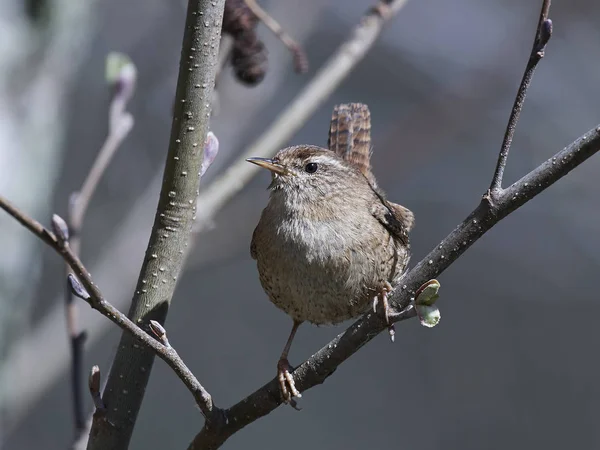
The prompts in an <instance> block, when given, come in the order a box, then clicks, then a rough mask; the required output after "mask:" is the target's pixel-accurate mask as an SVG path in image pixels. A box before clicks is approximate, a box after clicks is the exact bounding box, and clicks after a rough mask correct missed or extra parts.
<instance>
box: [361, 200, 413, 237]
mask: <svg viewBox="0 0 600 450" xmlns="http://www.w3.org/2000/svg"><path fill="white" fill-rule="evenodd" d="M375 193H376V194H377V196H378V197H379V199H380V200H381V201H379V202H377V201H376V202H373V206H372V207H371V214H373V217H375V218H376V219H377V220H378V221H379V222H380V223H381V224H382V225H383V226H384V227H385V228H386V229H387V230H388V231H389V232H390V234H391V235H392V236H393V237H394V238H395V239H397V240H399V241H400V242H402V243H403V244H404V245H407V246H408V245H409V241H408V232H409V231H410V230H411V229H412V228H413V226H414V224H415V216H414V214H413V213H412V211H411V210H409V209H408V208H405V207H404V206H402V205H398V204H396V203H392V202H389V201H387V200H386V199H385V198H383V196H382V195H381V194H380V193H378V192H375Z"/></svg>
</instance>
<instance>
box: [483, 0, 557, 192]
mask: <svg viewBox="0 0 600 450" xmlns="http://www.w3.org/2000/svg"><path fill="white" fill-rule="evenodd" d="M550 2H551V0H544V2H543V3H542V11H541V12H540V20H539V21H538V26H537V28H536V30H535V39H534V40H533V47H532V49H531V54H530V55H529V60H528V61H527V66H526V67H525V73H524V74H523V78H522V79H521V84H520V85H519V90H518V91H517V96H516V97H515V102H514V104H513V107H512V110H511V112H510V117H509V118H508V124H507V126H506V131H505V133H504V139H503V140H502V146H501V147H500V155H499V156H498V163H497V164H496V170H495V171H494V176H493V178H492V184H491V185H490V192H493V191H495V190H498V189H502V177H503V176H504V168H505V167H506V161H507V160H508V152H509V151H510V146H511V144H512V140H513V136H514V135H515V130H516V128H517V122H518V121H519V116H520V115H521V110H522V109H523V104H524V103H525V97H526V96H527V90H528V89H529V85H530V84H531V79H532V78H533V73H534V72H535V68H536V67H537V65H538V63H539V62H540V61H541V59H542V58H543V57H544V51H545V49H546V44H547V43H548V41H549V40H550V37H551V36H552V21H551V20H550V19H548V13H549V11H550Z"/></svg>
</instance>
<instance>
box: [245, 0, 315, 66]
mask: <svg viewBox="0 0 600 450" xmlns="http://www.w3.org/2000/svg"><path fill="white" fill-rule="evenodd" d="M244 1H245V2H246V5H247V6H248V8H249V9H250V11H252V13H253V14H254V15H255V16H256V17H258V19H259V20H260V21H261V22H262V23H264V24H265V26H266V27H267V28H268V29H269V30H271V31H272V32H273V34H275V36H277V37H278V38H279V40H280V41H281V42H283V45H285V46H286V47H287V48H288V49H289V50H290V52H291V53H292V55H293V57H294V69H295V70H296V72H298V73H306V72H308V57H307V56H306V53H305V52H304V50H303V49H302V47H301V46H300V44H298V43H297V42H296V41H295V40H294V39H293V38H292V37H291V36H290V35H289V34H287V33H286V32H285V30H284V29H283V27H282V26H281V25H279V23H278V22H277V21H276V20H275V19H273V18H272V17H271V16H270V15H269V13H267V12H266V11H265V10H264V9H262V8H261V7H260V5H259V4H258V3H257V2H256V0H244Z"/></svg>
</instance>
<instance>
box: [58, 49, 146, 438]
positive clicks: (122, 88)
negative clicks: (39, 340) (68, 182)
mask: <svg viewBox="0 0 600 450" xmlns="http://www.w3.org/2000/svg"><path fill="white" fill-rule="evenodd" d="M106 64H107V78H108V80H107V81H108V82H109V83H110V84H111V85H112V86H111V87H112V88H113V89H114V92H113V95H112V99H111V102H110V108H109V114H108V135H107V137H106V140H105V141H104V144H102V147H101V148H100V150H99V151H98V154H97V156H96V159H95V161H94V163H93V164H92V167H91V169H90V171H89V172H88V174H87V176H86V177H85V180H84V182H83V184H82V186H81V189H80V190H79V192H74V193H73V194H72V195H71V199H70V202H69V215H68V231H69V234H70V236H69V245H70V247H71V250H72V251H73V253H74V254H75V255H77V256H79V254H80V251H81V229H82V227H83V221H84V219H85V213H86V212H87V209H88V206H89V204H90V202H91V200H92V197H93V195H94V192H96V188H97V187H98V184H99V182H100V179H101V178H102V175H103V174H104V172H105V171H106V169H107V168H108V165H109V164H110V161H111V160H112V157H113V156H114V155H115V153H116V152H117V150H118V149H119V147H120V146H121V143H122V142H123V140H124V139H125V138H126V137H127V135H128V134H129V132H130V131H131V129H132V128H133V122H134V120H133V116H132V115H131V114H130V113H128V112H127V111H126V107H127V103H128V102H129V100H130V99H131V97H132V95H133V93H134V91H135V85H136V79H137V70H136V68H135V65H134V64H133V63H132V62H131V60H130V59H129V58H128V57H126V56H125V55H121V54H118V53H111V54H109V55H108V58H107V63H106ZM66 271H67V275H68V274H70V273H73V272H72V271H71V269H70V267H69V265H68V264H67V265H66ZM65 308H66V311H65V312H66V324H67V335H68V336H69V340H70V343H71V391H72V396H73V414H74V421H75V441H76V442H78V441H80V440H81V438H82V436H83V435H87V431H88V422H89V420H86V417H85V413H84V407H83V371H82V365H83V351H84V344H85V339H86V332H85V331H81V329H80V327H79V326H78V324H77V303H76V302H75V299H74V297H73V295H72V293H71V289H70V287H69V284H68V283H66V284H65Z"/></svg>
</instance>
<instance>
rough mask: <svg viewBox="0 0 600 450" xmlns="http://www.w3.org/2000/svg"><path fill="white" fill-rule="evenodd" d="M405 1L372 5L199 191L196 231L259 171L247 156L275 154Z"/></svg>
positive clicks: (329, 92) (367, 47)
mask: <svg viewBox="0 0 600 450" xmlns="http://www.w3.org/2000/svg"><path fill="white" fill-rule="evenodd" d="M406 2H407V0H395V1H392V2H389V3H387V4H385V10H386V11H387V12H386V14H384V15H383V16H382V15H381V13H380V11H379V9H378V8H371V9H370V10H369V11H368V12H367V13H366V14H365V16H363V17H362V18H361V20H360V23H359V24H358V25H357V26H356V28H355V29H354V30H353V32H352V34H351V35H350V37H349V38H348V39H347V40H345V41H344V42H343V43H342V45H341V46H340V47H339V48H338V49H337V50H336V52H335V53H334V54H333V55H331V57H330V58H329V59H328V60H327V61H326V62H325V64H324V65H323V66H322V67H321V69H319V71H318V72H317V74H316V75H315V77H314V78H313V79H312V80H311V81H310V82H309V83H308V84H307V85H306V87H305V88H304V89H302V91H300V93H299V94H298V95H297V96H296V98H295V99H294V100H292V102H291V103H290V104H289V105H288V106H287V107H286V108H285V110H284V111H283V112H282V113H281V114H279V116H278V117H277V120H276V121H275V122H273V123H272V124H271V126H270V127H269V128H268V129H267V130H266V131H265V132H264V133H263V134H262V135H261V136H260V137H259V138H258V139H257V140H256V141H255V142H254V143H253V144H252V145H251V146H250V147H248V149H247V150H246V151H245V152H243V154H242V155H240V158H239V159H238V160H237V161H236V162H235V163H233V164H232V165H231V166H230V167H229V168H228V169H227V170H226V171H225V172H224V173H223V175H221V176H220V177H219V178H217V179H215V180H214V181H213V182H212V183H211V184H210V185H209V186H208V187H207V188H205V189H204V190H202V192H200V195H199V196H198V202H197V205H198V214H197V215H196V224H195V229H194V230H195V231H196V232H198V231H201V230H202V229H204V228H206V227H207V226H208V225H209V224H210V222H211V220H212V218H213V217H214V215H215V214H216V212H217V211H219V210H220V209H221V208H222V207H223V206H224V205H225V204H226V203H227V202H228V201H229V200H230V199H231V198H232V197H233V196H234V195H236V194H237V193H238V192H240V191H241V190H242V189H243V188H244V186H245V185H246V184H247V183H248V182H249V181H250V180H251V179H252V178H253V177H254V175H256V174H257V173H258V171H259V168H258V166H255V165H254V164H248V163H247V162H246V161H245V160H246V158H249V157H251V156H256V155H261V156H267V155H273V154H275V152H277V150H279V149H280V148H281V147H282V146H283V145H284V144H285V143H286V142H287V141H288V140H289V139H290V138H291V137H292V136H293V135H294V134H295V133H296V132H297V131H298V130H299V129H300V128H301V127H302V126H303V125H304V124H305V123H306V121H307V120H308V118H309V117H310V116H311V115H312V114H313V113H314V112H315V111H316V109H317V108H318V107H319V106H320V105H321V104H322V103H323V102H325V100H327V98H328V97H329V95H330V94H331V93H332V92H333V91H334V90H335V89H336V88H337V87H338V86H339V85H340V83H341V82H342V81H344V80H345V79H346V77H347V76H348V75H349V74H350V72H351V71H352V70H353V69H354V68H355V67H356V65H357V64H358V63H359V62H360V61H362V59H363V57H364V56H365V54H366V53H367V52H368V51H369V50H370V49H371V47H373V44H375V41H376V40H377V38H378V37H379V35H380V33H381V30H382V29H383V26H384V25H385V23H386V22H387V21H388V20H389V19H391V18H392V17H393V15H394V14H396V13H397V12H398V11H400V9H401V8H402V7H403V6H404V5H405V4H406Z"/></svg>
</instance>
